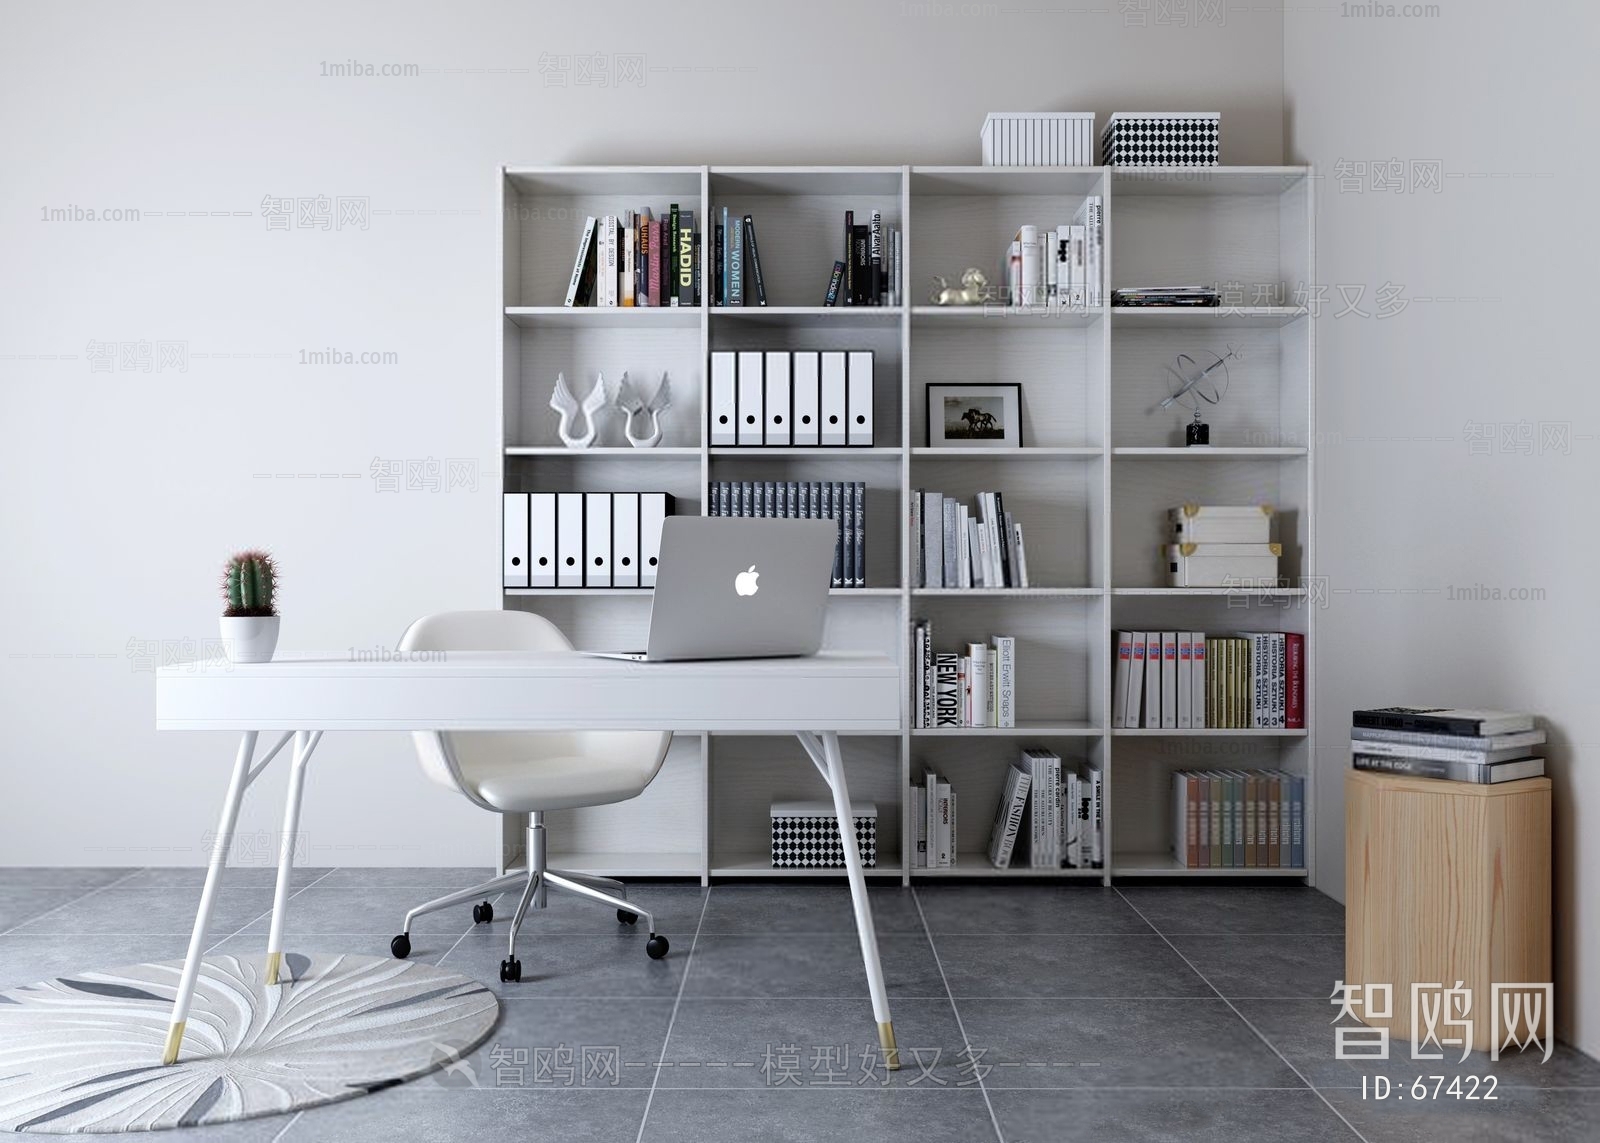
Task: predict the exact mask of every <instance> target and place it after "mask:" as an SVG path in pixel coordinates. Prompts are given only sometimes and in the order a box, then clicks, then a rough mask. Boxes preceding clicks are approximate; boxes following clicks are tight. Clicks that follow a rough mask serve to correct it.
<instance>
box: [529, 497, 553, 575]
mask: <svg viewBox="0 0 1600 1143" xmlns="http://www.w3.org/2000/svg"><path fill="white" fill-rule="evenodd" d="M528 565H529V566H528V586H529V587H554V586H555V585H556V494H555V493H554V492H533V493H530V494H529V495H528Z"/></svg>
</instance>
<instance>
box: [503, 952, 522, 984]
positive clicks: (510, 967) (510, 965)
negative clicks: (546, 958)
mask: <svg viewBox="0 0 1600 1143" xmlns="http://www.w3.org/2000/svg"><path fill="white" fill-rule="evenodd" d="M521 979H522V962H521V961H520V960H518V959H517V958H516V957H511V958H510V959H509V960H503V961H501V962H500V982H501V983H502V984H507V983H514V982H516V981H519V980H521Z"/></svg>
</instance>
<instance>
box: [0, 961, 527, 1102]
mask: <svg viewBox="0 0 1600 1143" xmlns="http://www.w3.org/2000/svg"><path fill="white" fill-rule="evenodd" d="M265 962H266V955H265V954H260V955H257V956H253V957H250V958H248V959H245V958H240V957H236V956H210V957H206V958H205V961H204V962H203V965H202V967H201V969H200V979H199V982H198V983H197V984H196V986H195V991H194V1002H193V1003H192V1004H191V1006H190V1009H189V1021H188V1026H187V1030H186V1034H185V1036H184V1039H183V1049H182V1051H181V1053H180V1054H179V1056H178V1062H177V1063H175V1064H173V1065H172V1066H170V1067H163V1066H162V1063H161V1052H162V1049H163V1047H164V1046H165V1044H166V1040H167V1023H168V1021H169V1020H170V1019H171V1013H172V999H173V997H174V995H176V993H177V990H178V978H179V976H180V975H181V974H182V972H183V964H182V963H181V962H179V961H167V962H163V963H161V964H138V965H134V966H132V967H130V968H121V969H113V970H111V971H107V972H84V973H78V974H76V975H74V976H63V977H58V978H57V979H55V980H46V981H41V982H40V983H38V984H30V985H27V986H25V987H23V988H14V989H12V990H10V991H9V992H0V1130H5V1131H41V1132H52V1133H72V1132H80V1131H149V1130H154V1129H158V1128H163V1127H191V1126H195V1125H197V1124H203V1123H226V1122H229V1121H232V1120H236V1119H248V1118H251V1117H252V1116H257V1115H276V1114H279V1113H282V1112H286V1111H294V1110H296V1109H297V1108H302V1107H314V1106H316V1105H317V1104H320V1103H331V1102H333V1101H334V1100H339V1099H348V1098H350V1097H351V1096H357V1095H364V1094H366V1093H367V1092H369V1091H375V1090H378V1089H380V1088H385V1087H391V1086H393V1085H394V1084H397V1083H402V1082H404V1081H405V1080H408V1079H413V1078H415V1077H417V1076H420V1075H424V1074H426V1073H428V1072H431V1071H435V1070H437V1069H440V1068H449V1067H450V1065H451V1064H454V1063H455V1062H456V1061H457V1060H459V1059H460V1058H461V1057H462V1056H463V1055H465V1054H466V1053H468V1052H470V1051H472V1049H474V1048H475V1047H477V1046H478V1045H479V1044H480V1043H482V1042H483V1040H484V1038H485V1037H487V1036H488V1034H489V1032H490V1030H491V1029H492V1028H493V1027H494V1023H495V1019H496V1016H497V1015H498V1013H499V1007H500V1006H499V1003H498V1002H497V1001H496V1000H495V997H494V993H493V992H491V991H490V990H489V989H488V988H486V987H484V985H482V984H481V983H479V982H478V981H475V980H469V979H468V978H467V977H464V976H460V975H458V974H456V973H453V972H446V971H445V970H444V969H441V968H435V967H434V966H433V965H429V964H421V963H419V962H416V961H405V960H395V959H393V958H392V957H370V956H344V955H338V954H317V955H311V956H302V955H300V954H297V953H288V954H285V956H284V963H283V968H282V969H281V970H280V976H281V977H285V978H287V982H286V983H281V984H277V985H268V984H266V983H265V981H264V979H263V973H264V970H265ZM461 1066H466V1065H464V1064H463V1065H461Z"/></svg>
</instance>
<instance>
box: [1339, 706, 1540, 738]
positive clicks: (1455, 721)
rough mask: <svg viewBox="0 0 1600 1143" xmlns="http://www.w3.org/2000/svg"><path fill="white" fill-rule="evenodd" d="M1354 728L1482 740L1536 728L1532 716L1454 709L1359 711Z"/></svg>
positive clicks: (1397, 708)
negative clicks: (1479, 738) (1446, 735)
mask: <svg viewBox="0 0 1600 1143" xmlns="http://www.w3.org/2000/svg"><path fill="white" fill-rule="evenodd" d="M1350 722H1351V725H1352V726H1365V727H1372V728H1374V729H1378V730H1411V731H1420V732H1422V733H1425V734H1459V735H1472V736H1475V737H1482V736H1486V735H1493V734H1515V733H1517V732H1518V731H1523V730H1532V729H1533V716H1532V715H1531V714H1518V713H1513V712H1511V711H1504V710H1458V709H1455V708H1452V707H1426V706H1385V707H1378V708H1375V709H1373V710H1358V711H1356V712H1354V713H1353V714H1352V715H1351V716H1350Z"/></svg>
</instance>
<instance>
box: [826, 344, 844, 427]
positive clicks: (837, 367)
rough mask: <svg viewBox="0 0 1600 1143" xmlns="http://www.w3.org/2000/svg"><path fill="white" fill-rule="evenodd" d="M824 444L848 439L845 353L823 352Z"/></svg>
mask: <svg viewBox="0 0 1600 1143" xmlns="http://www.w3.org/2000/svg"><path fill="white" fill-rule="evenodd" d="M820 403H821V406H822V407H821V413H822V442H821V443H822V444H825V445H842V444H845V443H846V441H847V437H846V435H845V434H846V428H847V426H846V425H845V409H846V400H845V359H844V354H843V353H835V352H825V353H823V354H822V397H821V402H820Z"/></svg>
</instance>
